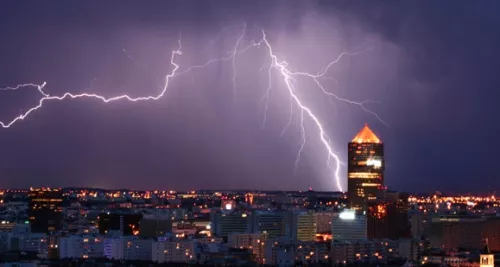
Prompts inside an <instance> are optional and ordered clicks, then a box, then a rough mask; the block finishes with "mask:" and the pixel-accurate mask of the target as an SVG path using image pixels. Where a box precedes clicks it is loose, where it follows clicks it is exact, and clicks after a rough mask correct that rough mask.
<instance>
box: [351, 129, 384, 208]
mask: <svg viewBox="0 0 500 267" xmlns="http://www.w3.org/2000/svg"><path fill="white" fill-rule="evenodd" d="M348 159H349V160H348V165H347V194H348V197H349V204H350V206H351V208H352V209H356V210H365V209H366V202H367V201H373V200H376V199H377V195H378V193H379V191H380V190H381V189H383V186H384V167H385V162H384V145H383V144H382V141H380V139H379V138H378V137H377V136H376V135H375V134H374V133H373V132H372V130H370V128H369V127H368V124H365V126H364V127H363V129H361V131H360V132H359V133H358V134H357V135H356V136H355V137H354V138H353V139H352V141H351V142H349V145H348Z"/></svg>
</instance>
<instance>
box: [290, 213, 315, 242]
mask: <svg viewBox="0 0 500 267" xmlns="http://www.w3.org/2000/svg"><path fill="white" fill-rule="evenodd" d="M292 239H296V240H300V241H315V240H316V214H315V212H313V211H300V212H294V213H293V217H292Z"/></svg>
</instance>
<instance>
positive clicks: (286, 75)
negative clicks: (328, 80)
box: [262, 31, 343, 191]
mask: <svg viewBox="0 0 500 267" xmlns="http://www.w3.org/2000/svg"><path fill="white" fill-rule="evenodd" d="M262 36H263V37H262V40H263V41H264V44H265V46H266V47H267V49H268V52H269V57H270V58H271V67H272V68H274V69H276V70H277V71H278V72H279V73H280V74H281V76H282V77H283V81H284V82H285V85H286V89H287V91H288V93H289V94H290V97H291V98H292V99H293V101H294V102H295V104H297V106H298V107H299V108H300V110H301V121H300V127H301V133H302V144H301V148H300V150H299V153H298V155H297V159H296V164H298V163H297V162H298V161H300V154H301V153H302V150H303V148H304V146H305V126H304V120H303V118H304V113H305V114H307V115H308V116H309V118H310V119H311V120H312V121H313V122H314V124H315V125H316V127H317V129H318V131H319V134H318V135H319V138H320V140H321V142H322V144H323V145H324V147H325V149H326V150H327V153H328V159H327V163H328V161H329V160H330V158H334V159H335V162H336V166H335V171H334V178H335V181H336V184H337V188H338V189H339V190H340V191H343V190H342V185H341V184H340V157H339V156H338V154H337V153H335V151H334V150H333V148H332V147H331V145H330V138H329V137H328V135H327V134H326V132H325V130H324V128H323V125H322V124H321V121H320V120H319V119H318V117H317V116H316V115H315V114H314V113H313V112H312V110H311V109H310V108H309V107H307V106H306V105H305V104H303V103H302V101H301V100H300V98H299V97H298V96H297V95H296V94H295V92H294V86H293V82H294V81H295V78H294V75H296V73H294V72H291V71H290V70H289V69H288V68H287V67H288V64H287V63H286V61H280V60H279V59H278V57H277V56H276V55H275V54H274V52H273V48H272V46H271V44H270V43H269V41H268V40H267V35H266V33H265V32H264V31H262ZM303 74H304V75H305V76H308V77H315V75H310V74H307V73H303Z"/></svg>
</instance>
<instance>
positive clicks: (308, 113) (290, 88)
mask: <svg viewBox="0 0 500 267" xmlns="http://www.w3.org/2000/svg"><path fill="white" fill-rule="evenodd" d="M245 34H246V24H244V25H243V30H242V32H241V35H240V36H239V37H238V38H237V41H236V43H235V46H234V49H233V50H232V51H231V52H230V53H228V55H226V56H222V57H219V58H212V59H210V60H208V61H206V62H205V63H203V64H200V65H194V66H191V67H189V68H186V69H185V70H182V71H179V65H178V64H177V63H176V62H175V59H176V57H177V56H180V55H182V51H181V48H182V46H181V41H180V39H179V42H178V44H179V46H178V48H177V49H176V50H174V51H172V53H171V58H170V64H171V65H172V66H173V69H172V71H171V72H170V73H168V74H167V75H166V76H165V83H164V85H163V88H162V89H161V91H160V92H159V93H158V94H157V95H152V96H142V97H131V96H129V95H127V94H124V95H118V96H114V97H105V96H102V95H99V94H95V93H82V94H72V93H69V92H68V93H64V94H63V95H60V96H52V95H50V94H47V93H45V92H44V90H43V89H44V87H45V86H46V82H43V83H42V84H33V83H28V84H19V85H17V86H14V87H5V88H0V91H6V90H18V89H21V88H25V87H34V88H36V89H37V90H38V92H39V93H40V94H41V95H42V98H41V99H40V100H39V102H38V104H37V105H35V106H34V107H32V108H29V109H28V110H27V111H26V112H24V113H22V114H20V115H19V116H17V117H15V118H14V119H12V120H10V121H8V122H2V121H0V126H2V127H3V128H10V127H12V126H13V125H14V124H15V123H16V122H18V121H21V120H24V119H25V118H26V117H27V116H28V115H30V114H31V113H33V112H35V111H37V110H39V109H40V108H42V106H43V105H44V103H45V102H49V101H53V100H54V101H55V100H59V101H62V100H65V99H76V98H94V99H98V100H101V101H103V102H105V103H108V102H112V101H118V100H126V101H131V102H137V101H146V100H158V99H160V98H161V97H163V96H164V95H165V93H166V92H167V89H168V86H169V82H170V80H171V79H172V78H174V77H178V76H182V75H184V74H187V73H189V72H191V71H193V70H195V69H203V68H206V67H208V66H209V65H211V64H214V63H217V62H223V61H231V62H232V67H233V77H232V84H233V93H235V90H236V57H237V55H239V54H242V53H245V52H246V51H248V50H250V49H252V48H256V47H261V46H264V47H265V48H266V49H267V53H268V56H269V59H270V63H269V65H267V74H268V79H269V81H268V86H267V88H266V90H265V94H264V96H263V100H265V110H264V118H263V123H262V125H263V126H264V125H265V123H266V120H267V109H268V101H269V95H270V92H271V87H272V86H271V85H272V83H271V78H272V71H273V70H275V71H276V72H277V74H278V75H279V76H280V77H281V78H282V80H283V82H284V85H285V89H286V92H287V93H288V95H289V100H290V116H289V120H288V122H287V124H286V125H285V127H284V128H283V130H282V132H281V135H283V134H284V133H285V132H286V130H287V129H288V128H289V126H290V124H291V122H292V118H293V110H294V109H293V107H294V106H296V107H297V108H298V109H299V111H300V124H299V125H300V132H301V144H300V148H299V150H298V153H297V156H296V159H295V163H294V167H295V170H296V169H297V168H298V165H299V162H300V158H301V154H302V152H303V150H304V148H305V146H306V127H305V120H306V118H308V119H310V120H311V121H312V122H313V124H314V126H315V127H316V130H317V137H318V138H319V140H320V142H321V144H322V145H323V147H324V148H325V151H326V154H327V158H326V164H327V166H330V162H331V159H332V158H333V159H334V161H335V168H334V173H333V177H334V179H335V182H336V186H337V188H338V189H339V190H340V191H343V190H342V186H341V183H340V181H341V178H340V167H341V165H342V162H341V160H340V157H339V155H338V154H337V153H336V152H335V150H334V149H333V147H332V145H331V138H330V137H329V136H328V134H327V133H326V131H325V129H324V126H323V124H322V123H321V121H320V119H319V118H318V116H317V115H316V114H315V113H314V112H313V110H312V109H311V108H310V107H309V106H307V105H306V104H305V103H304V102H303V101H302V100H301V99H300V97H299V96H298V95H297V94H296V90H297V88H296V86H295V83H296V81H297V78H299V77H302V78H308V79H311V80H312V81H314V83H315V84H316V85H317V87H318V88H319V89H320V91H321V92H322V93H323V94H325V95H326V96H328V97H329V98H334V99H336V100H337V101H342V102H345V103H348V104H352V105H356V106H358V107H359V108H361V109H362V110H363V111H365V112H368V113H370V114H372V115H373V116H375V117H376V118H377V119H378V120H379V121H380V122H382V123H384V124H386V123H385V122H384V121H383V120H382V119H381V118H380V116H379V115H378V114H376V113H375V112H373V111H371V110H370V109H368V108H366V107H365V104H367V103H370V102H373V101H363V102H356V101H352V100H349V99H347V98H343V97H340V96H338V95H336V94H334V93H332V92H329V91H328V90H326V88H325V87H324V86H323V84H322V83H321V81H320V80H321V79H328V78H329V77H326V74H327V73H328V71H329V69H330V67H332V66H333V65H335V64H337V63H338V62H339V61H340V60H341V59H342V57H344V56H352V55H357V54H360V53H362V52H364V51H361V52H357V53H347V52H344V53H341V54H340V55H339V56H338V57H337V58H336V59H335V60H333V61H332V62H330V63H329V64H328V65H327V66H325V67H324V68H323V69H321V70H320V71H318V72H316V73H309V72H294V71H291V70H290V69H289V67H288V63H287V62H286V61H284V60H280V59H279V58H278V56H277V55H276V54H275V52H274V49H273V47H272V45H271V43H270V42H269V41H268V39H267V35H266V32H265V31H264V30H262V39H261V40H259V41H258V42H255V41H252V43H250V44H249V45H247V46H246V47H244V48H243V49H241V50H238V48H239V47H240V46H241V43H242V41H243V39H244V37H245ZM124 52H126V51H124ZM127 56H129V55H128V54H127ZM129 57H130V56H129ZM386 125H387V124H386Z"/></svg>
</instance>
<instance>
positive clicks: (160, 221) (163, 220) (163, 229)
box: [139, 216, 172, 238]
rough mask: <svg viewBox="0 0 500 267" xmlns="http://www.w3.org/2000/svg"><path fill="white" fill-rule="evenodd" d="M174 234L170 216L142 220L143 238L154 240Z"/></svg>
mask: <svg viewBox="0 0 500 267" xmlns="http://www.w3.org/2000/svg"><path fill="white" fill-rule="evenodd" d="M171 232H172V220H171V219H170V217H169V216H163V217H160V216H153V217H146V218H142V219H141V221H140V225H139V234H140V236H141V237H145V238H154V237H159V236H164V235H165V234H166V233H171Z"/></svg>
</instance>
